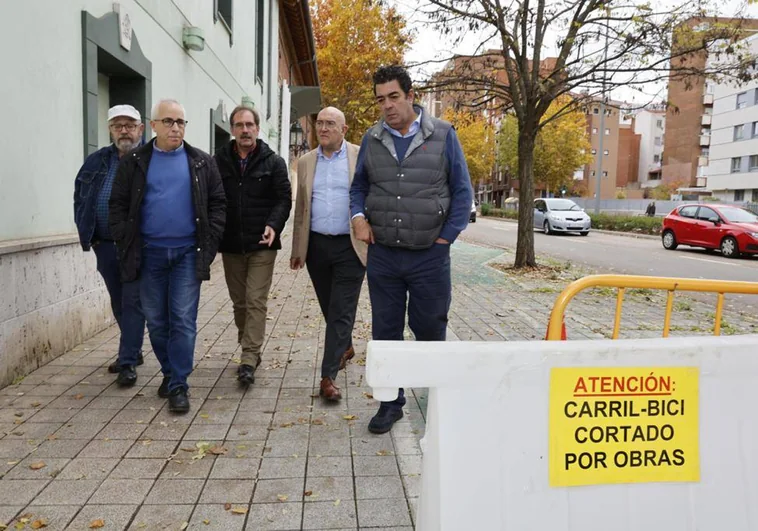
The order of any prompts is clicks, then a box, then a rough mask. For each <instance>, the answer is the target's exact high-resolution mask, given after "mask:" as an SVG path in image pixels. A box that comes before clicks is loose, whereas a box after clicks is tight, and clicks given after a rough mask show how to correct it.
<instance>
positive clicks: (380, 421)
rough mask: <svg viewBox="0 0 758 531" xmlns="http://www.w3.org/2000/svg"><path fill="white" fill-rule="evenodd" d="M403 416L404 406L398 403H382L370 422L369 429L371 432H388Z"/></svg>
mask: <svg viewBox="0 0 758 531" xmlns="http://www.w3.org/2000/svg"><path fill="white" fill-rule="evenodd" d="M401 418H403V408H402V407H398V406H397V405H394V404H393V405H389V404H382V405H381V406H379V411H378V412H377V413H376V415H374V417H373V418H372V419H371V421H369V423H368V431H370V432H371V433H377V434H379V433H387V432H388V431H390V430H391V429H392V425H393V424H395V422H397V421H398V420H400V419H401Z"/></svg>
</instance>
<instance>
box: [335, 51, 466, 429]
mask: <svg viewBox="0 0 758 531" xmlns="http://www.w3.org/2000/svg"><path fill="white" fill-rule="evenodd" d="M374 94H375V95H376V102H377V104H378V105H379V108H380V110H381V112H382V117H383V118H382V119H381V120H380V121H379V122H378V123H377V124H376V125H375V126H374V127H372V128H371V129H369V130H368V132H367V133H366V134H365V135H364V137H363V141H362V143H361V149H360V152H359V153H358V162H357V164H356V169H355V178H354V179H353V184H352V186H351V188H350V211H351V214H352V223H353V227H354V229H355V235H356V237H357V238H358V239H359V240H361V241H364V242H366V243H369V244H371V245H369V249H368V265H367V269H366V274H367V278H368V287H369V295H370V297H371V311H372V318H373V319H372V336H373V338H374V339H376V340H394V341H402V340H403V330H404V328H405V311H406V299H407V301H408V325H409V326H410V328H411V330H412V331H413V334H414V336H415V337H416V340H417V341H444V340H445V333H446V331H447V314H448V310H449V309H450V300H451V296H452V290H451V281H450V244H452V243H453V242H454V241H455V239H456V238H457V237H458V234H460V232H461V231H463V229H465V228H466V226H467V225H468V221H469V212H470V209H471V201H472V200H473V189H472V188H471V180H470V177H469V173H468V167H467V166H466V159H465V158H464V156H463V151H462V149H461V145H460V143H459V142H458V138H457V136H456V134H455V130H454V129H453V127H452V126H451V125H450V124H449V123H447V122H444V121H442V120H438V119H436V118H433V117H432V116H430V115H429V113H428V112H427V111H426V110H424V109H423V108H422V107H421V106H419V105H414V103H413V97H414V93H413V89H412V88H411V78H410V76H409V75H408V72H406V70H405V69H404V68H402V67H400V66H386V67H382V68H380V69H379V70H377V71H376V73H375V74H374ZM404 405H405V396H404V392H403V389H400V390H399V396H398V398H397V399H396V400H394V401H392V402H382V404H381V406H380V407H379V412H378V413H377V414H376V415H375V416H374V417H373V418H372V419H371V421H370V422H369V425H368V429H369V431H371V432H373V433H386V432H388V431H389V430H390V429H392V425H393V424H394V423H395V422H396V421H398V420H399V419H401V418H402V416H403V406H404Z"/></svg>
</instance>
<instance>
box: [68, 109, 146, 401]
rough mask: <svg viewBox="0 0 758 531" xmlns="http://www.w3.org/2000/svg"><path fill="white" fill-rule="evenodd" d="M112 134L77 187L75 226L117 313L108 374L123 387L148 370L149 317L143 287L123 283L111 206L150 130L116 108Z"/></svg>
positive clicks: (112, 114) (131, 114)
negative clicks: (125, 168) (120, 178)
mask: <svg viewBox="0 0 758 531" xmlns="http://www.w3.org/2000/svg"><path fill="white" fill-rule="evenodd" d="M108 130H109V132H110V136H111V140H112V141H113V143H112V144H110V145H109V146H107V147H104V148H102V149H100V150H98V151H96V152H95V153H92V154H91V155H90V156H89V157H87V159H86V160H85V161H84V165H82V167H81V169H80V170H79V173H78V174H77V176H76V181H75V182H74V221H75V222H76V227H77V229H78V231H79V242H80V243H81V245H82V249H83V250H84V251H89V250H90V249H92V250H93V251H95V256H96V257H97V270H98V272H99V273H100V275H101V276H102V277H103V281H104V282H105V287H106V288H107V289H108V294H109V295H110V298H111V309H112V310H113V315H114V316H115V317H116V322H117V323H118V326H119V328H120V329H121V340H120V342H119V348H118V360H116V361H115V362H113V363H112V364H111V365H110V366H109V367H108V371H109V372H112V373H118V378H117V380H116V381H117V382H118V385H120V386H124V387H130V386H132V385H134V384H135V383H136V382H137V371H136V370H135V368H136V366H137V365H142V363H143V359H142V339H143V336H144V333H145V317H144V315H143V313H142V307H141V305H140V299H139V282H136V281H135V282H124V283H122V282H121V279H120V271H119V261H118V260H119V259H118V253H117V251H116V244H115V243H114V241H113V238H112V237H111V232H110V229H109V227H108V213H109V212H108V211H109V208H108V200H109V199H110V195H111V190H112V188H113V179H114V178H115V176H116V170H117V169H118V164H119V159H121V157H123V156H124V155H126V154H127V153H129V152H130V151H131V150H132V149H134V148H136V147H137V146H139V145H140V144H141V143H142V134H143V132H144V130H145V126H144V124H143V123H142V117H141V116H140V113H139V111H138V110H137V109H135V108H134V107H132V106H131V105H116V106H114V107H111V108H110V109H108Z"/></svg>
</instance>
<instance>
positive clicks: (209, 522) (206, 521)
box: [203, 518, 211, 525]
mask: <svg viewBox="0 0 758 531" xmlns="http://www.w3.org/2000/svg"><path fill="white" fill-rule="evenodd" d="M203 523H204V524H205V525H210V524H211V521H210V520H208V519H207V518H206V519H205V520H203Z"/></svg>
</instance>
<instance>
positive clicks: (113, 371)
mask: <svg viewBox="0 0 758 531" xmlns="http://www.w3.org/2000/svg"><path fill="white" fill-rule="evenodd" d="M143 363H145V358H143V357H142V352H140V353H139V354H138V355H137V365H142V364H143ZM108 372H109V373H111V374H116V373H117V372H121V365H119V363H118V360H116V361H114V362H113V363H111V364H110V365H108Z"/></svg>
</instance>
